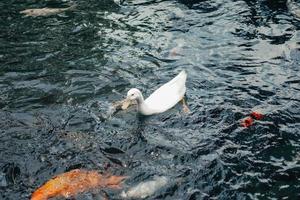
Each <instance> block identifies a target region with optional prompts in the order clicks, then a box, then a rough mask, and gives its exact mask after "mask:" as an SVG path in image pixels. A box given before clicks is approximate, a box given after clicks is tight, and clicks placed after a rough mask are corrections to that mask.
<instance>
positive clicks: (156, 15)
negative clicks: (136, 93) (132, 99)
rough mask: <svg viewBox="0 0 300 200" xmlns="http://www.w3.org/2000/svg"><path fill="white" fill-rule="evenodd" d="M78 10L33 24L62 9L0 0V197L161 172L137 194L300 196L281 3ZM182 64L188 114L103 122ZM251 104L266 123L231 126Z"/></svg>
mask: <svg viewBox="0 0 300 200" xmlns="http://www.w3.org/2000/svg"><path fill="white" fill-rule="evenodd" d="M76 4H77V9H76V10H74V11H67V12H65V13H61V14H58V15H54V16H48V17H35V18H34V17H24V16H23V15H21V14H20V13H19V12H20V11H21V10H24V9H28V8H43V7H66V6H67V2H65V1H64V2H61V1H58V0H57V1H52V0H51V1H50V0H45V1H37V0H36V1H34V0H26V1H25V0H18V1H17V0H4V1H1V2H0V9H1V13H0V19H1V21H0V90H1V93H0V109H1V110H0V119H1V120H0V128H1V130H0V199H5V200H6V199H12V200H14V199H28V198H29V197H30V195H31V193H32V192H33V191H34V190H35V189H36V188H37V187H39V186H40V185H41V184H43V183H44V182H45V181H47V180H48V179H50V178H51V177H53V176H55V175H56V174H59V173H62V172H66V171H69V170H71V169H75V168H85V169H97V170H99V171H103V172H104V171H107V170H108V171H109V172H110V173H112V174H121V175H127V176H130V178H129V179H128V180H127V181H126V182H125V187H130V186H132V185H135V184H137V183H139V182H142V181H147V180H149V179H151V178H152V177H153V176H155V175H162V176H167V177H169V178H170V180H171V181H170V183H169V184H168V185H167V186H166V187H164V188H161V189H160V190H158V191H157V192H156V193H155V194H154V195H152V196H151V197H149V198H148V199H276V198H277V199H284V198H288V199H299V198H300V153H299V150H300V93H299V91H300V73H299V64H300V43H299V41H300V21H299V19H297V18H296V16H295V15H293V14H292V12H291V10H289V9H288V7H287V5H286V1H284V0H282V1H279V0H278V1H271V0H257V1H254V0H253V1H251V0H241V1H234V0H208V1H199V0H178V1H175V0H169V1H159V0H125V1H123V2H121V3H120V2H113V1H112V0H101V1H99V0H89V1H83V0H76ZM299 6H300V3H299ZM174 48H175V50H177V51H176V53H177V55H170V51H171V54H172V52H174ZM182 69H185V70H186V71H187V72H188V80H187V87H188V89H187V103H188V105H189V107H190V110H191V113H190V114H189V115H184V114H182V110H181V106H180V105H178V106H176V107H175V108H173V109H171V110H169V111H167V112H165V113H163V114H160V115H155V116H150V117H147V118H142V117H140V116H138V115H137V114H136V112H135V110H134V108H131V109H130V110H129V111H126V112H125V111H120V112H118V113H116V114H115V115H113V116H112V117H111V118H107V117H106V113H107V111H108V109H109V107H110V105H111V103H112V102H115V101H117V100H120V99H122V98H123V97H124V96H125V95H126V93H127V90H128V89H130V88H132V87H137V88H139V89H141V90H142V91H143V93H144V95H145V96H147V95H149V94H150V93H151V92H152V91H153V90H154V89H155V88H157V86H158V85H160V84H162V83H164V82H166V81H168V80H169V79H171V78H172V77H173V76H175V75H176V74H177V73H178V72H179V71H180V70H182ZM253 110H260V111H261V112H263V113H264V114H265V118H264V119H263V120H261V121H256V122H255V123H254V125H253V126H251V127H249V128H243V127H241V126H240V120H241V119H243V118H244V117H246V116H248V114H249V113H250V112H251V111H253ZM107 168H108V169H107ZM172 180H173V181H172ZM175 180H176V181H175ZM178 180H180V181H178ZM107 193H108V196H109V198H110V199H120V198H121V197H120V191H107ZM77 199H95V197H93V196H91V194H89V193H87V194H83V195H81V196H80V197H78V198H77Z"/></svg>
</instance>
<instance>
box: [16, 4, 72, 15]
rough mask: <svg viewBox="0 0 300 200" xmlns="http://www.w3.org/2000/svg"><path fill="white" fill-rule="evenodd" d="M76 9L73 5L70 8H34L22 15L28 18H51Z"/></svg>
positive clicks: (22, 12) (23, 11) (23, 12)
mask: <svg viewBox="0 0 300 200" xmlns="http://www.w3.org/2000/svg"><path fill="white" fill-rule="evenodd" d="M75 7H76V5H72V6H70V7H68V8H33V9H26V10H22V11H20V13H21V14H25V16H26V17H28V16H31V17H37V16H49V15H56V14H58V13H61V12H65V11H67V10H72V9H74V8H75Z"/></svg>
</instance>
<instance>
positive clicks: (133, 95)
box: [127, 88, 143, 102]
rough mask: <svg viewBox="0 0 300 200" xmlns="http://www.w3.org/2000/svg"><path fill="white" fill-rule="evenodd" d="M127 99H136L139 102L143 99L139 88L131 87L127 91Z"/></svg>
mask: <svg viewBox="0 0 300 200" xmlns="http://www.w3.org/2000/svg"><path fill="white" fill-rule="evenodd" d="M127 99H128V100H130V101H133V100H136V101H138V102H140V101H142V100H143V95H142V92H141V91H140V90H139V89H136V88H132V89H130V90H129V91H128V92H127Z"/></svg>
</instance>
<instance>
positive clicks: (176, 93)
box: [145, 71, 187, 112]
mask: <svg viewBox="0 0 300 200" xmlns="http://www.w3.org/2000/svg"><path fill="white" fill-rule="evenodd" d="M186 77H187V74H186V72H185V71H182V72H180V73H179V74H178V75H177V76H176V77H174V78H173V79H172V80H170V81H169V82H167V83H165V84H164V85H162V86H161V87H160V88H158V89H157V90H155V91H154V92H153V93H152V94H151V95H150V96H149V97H148V98H147V99H146V100H145V103H146V104H147V106H148V107H149V108H151V109H154V110H157V111H158V112H164V111H166V110H168V109H170V108H172V107H173V106H175V105H176V104H177V103H178V102H179V101H180V100H181V99H182V98H183V96H184V94H185V91H186V87H185V82H186Z"/></svg>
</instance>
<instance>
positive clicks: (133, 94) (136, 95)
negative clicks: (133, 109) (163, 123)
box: [122, 88, 144, 110]
mask: <svg viewBox="0 0 300 200" xmlns="http://www.w3.org/2000/svg"><path fill="white" fill-rule="evenodd" d="M143 100H144V98H143V95H142V93H141V91H140V90H139V89H136V88H132V89H130V90H129V91H128V92H127V97H126V99H124V100H123V101H122V109H123V110H125V109H127V108H128V107H129V106H130V105H131V104H132V102H133V101H137V103H138V104H139V103H142V101H143Z"/></svg>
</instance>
